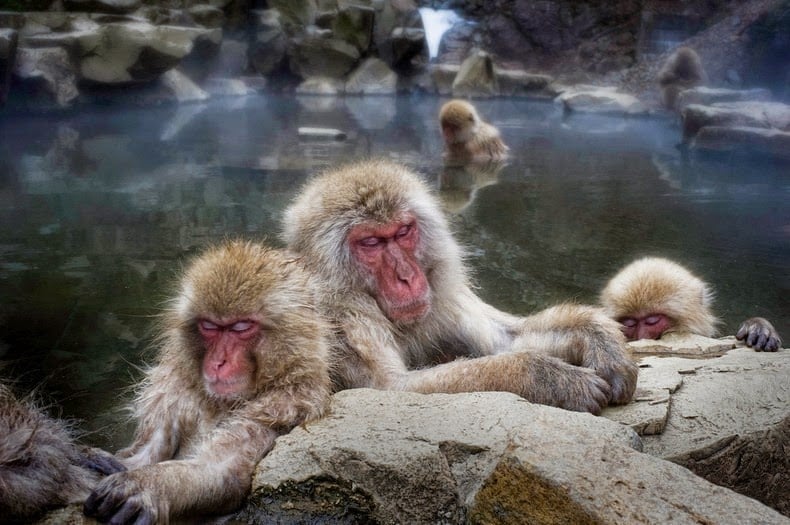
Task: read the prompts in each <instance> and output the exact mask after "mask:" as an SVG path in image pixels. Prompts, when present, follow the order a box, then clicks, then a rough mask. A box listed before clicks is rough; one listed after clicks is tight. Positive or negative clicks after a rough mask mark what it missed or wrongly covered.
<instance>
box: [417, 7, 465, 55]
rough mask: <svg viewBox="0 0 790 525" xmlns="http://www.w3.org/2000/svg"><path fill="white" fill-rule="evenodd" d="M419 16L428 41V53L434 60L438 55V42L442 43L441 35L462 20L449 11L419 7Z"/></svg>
mask: <svg viewBox="0 0 790 525" xmlns="http://www.w3.org/2000/svg"><path fill="white" fill-rule="evenodd" d="M420 16H421V17H422V25H423V27H424V28H425V40H427V41H428V52H429V53H430V56H431V58H435V57H436V55H438V54H439V42H441V41H442V35H443V34H444V33H445V31H447V30H448V29H450V28H451V27H453V25H454V24H456V23H457V22H460V21H461V20H463V19H462V18H461V17H460V16H458V15H457V14H456V13H455V11H452V10H451V9H431V8H430V7H421V8H420Z"/></svg>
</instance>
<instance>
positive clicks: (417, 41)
mask: <svg viewBox="0 0 790 525" xmlns="http://www.w3.org/2000/svg"><path fill="white" fill-rule="evenodd" d="M390 36H391V38H390V46H391V49H392V58H391V63H392V65H393V67H397V68H401V69H403V68H409V67H410V66H413V65H415V64H414V63H413V62H414V60H415V59H416V58H418V57H420V58H422V59H423V61H424V62H427V59H428V42H427V41H426V40H425V30H424V29H422V28H418V27H396V28H395V29H393V30H392V34H391V35H390Z"/></svg>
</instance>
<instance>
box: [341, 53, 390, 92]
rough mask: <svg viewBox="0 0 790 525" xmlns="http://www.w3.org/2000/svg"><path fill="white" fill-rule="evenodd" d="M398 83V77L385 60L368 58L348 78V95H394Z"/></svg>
mask: <svg viewBox="0 0 790 525" xmlns="http://www.w3.org/2000/svg"><path fill="white" fill-rule="evenodd" d="M397 83H398V75H397V74H395V72H394V71H392V70H391V69H390V68H389V66H387V64H386V63H384V61H383V60H379V59H378V58H368V59H367V60H365V61H364V62H362V63H361V64H360V65H359V67H358V68H357V69H355V70H354V71H353V72H352V73H351V74H350V75H349V76H348V80H347V81H346V93H348V94H354V95H392V94H394V93H395V91H396V86H397Z"/></svg>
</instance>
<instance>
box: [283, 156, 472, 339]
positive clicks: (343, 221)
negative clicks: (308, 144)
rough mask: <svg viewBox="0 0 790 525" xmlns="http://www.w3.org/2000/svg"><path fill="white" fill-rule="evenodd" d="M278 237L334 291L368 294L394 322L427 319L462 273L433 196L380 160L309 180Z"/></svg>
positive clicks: (413, 177)
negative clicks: (446, 283)
mask: <svg viewBox="0 0 790 525" xmlns="http://www.w3.org/2000/svg"><path fill="white" fill-rule="evenodd" d="M283 238H284V240H285V242H286V243H287V244H288V246H289V248H291V249H292V250H294V251H296V252H299V253H301V254H304V255H306V256H307V257H305V259H306V260H307V261H312V262H315V266H314V269H315V270H316V271H318V272H320V273H322V275H323V276H324V277H325V278H326V279H327V280H328V281H329V283H330V284H331V286H332V287H333V288H334V289H335V290H337V291H339V292H342V293H352V294H353V293H362V294H365V295H369V296H370V297H372V298H373V299H375V300H376V303H377V304H378V306H379V308H380V309H381V311H382V313H383V314H384V315H385V316H386V317H387V318H388V319H389V320H390V321H392V322H395V323H411V322H414V321H417V320H420V319H423V318H424V317H426V316H427V315H428V314H429V312H430V311H431V305H432V302H433V301H434V300H436V299H437V297H441V295H442V291H443V281H444V280H445V279H448V278H451V275H452V276H455V275H458V274H459V272H460V273H461V274H463V271H464V270H463V268H462V266H460V265H459V264H460V263H458V262H455V261H460V260H461V251H460V248H459V247H458V245H457V244H456V243H455V241H454V240H453V238H452V235H451V234H450V230H449V227H448V225H447V221H446V219H445V217H444V215H443V213H442V211H441V208H440V206H439V204H438V201H437V200H436V198H435V197H434V196H433V194H432V193H431V192H430V191H429V190H428V188H427V186H426V185H425V183H424V182H423V181H422V180H421V179H420V178H419V177H418V176H417V175H416V174H414V173H412V172H411V171H409V170H408V169H407V168H406V167H404V166H401V165H399V164H396V163H394V162H391V161H387V160H367V161H361V162H356V163H353V164H349V165H346V166H342V167H340V168H337V169H334V170H331V171H329V172H326V173H324V174H322V175H320V176H318V177H316V178H315V179H313V180H312V181H311V182H310V183H308V184H307V185H306V186H305V188H304V189H303V190H302V192H301V193H300V195H299V196H298V197H297V198H296V199H295V200H294V202H293V203H292V204H291V205H290V206H289V208H288V209H287V210H286V212H285V215H284V224H283ZM437 294H438V295H437Z"/></svg>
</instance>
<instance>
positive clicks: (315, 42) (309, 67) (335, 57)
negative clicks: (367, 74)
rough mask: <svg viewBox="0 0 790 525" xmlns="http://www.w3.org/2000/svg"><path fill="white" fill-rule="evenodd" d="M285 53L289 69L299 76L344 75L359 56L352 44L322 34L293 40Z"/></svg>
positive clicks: (332, 76) (341, 76)
mask: <svg viewBox="0 0 790 525" xmlns="http://www.w3.org/2000/svg"><path fill="white" fill-rule="evenodd" d="M287 54H288V62H289V67H290V69H291V72H292V73H294V74H296V75H298V76H300V77H302V78H309V77H316V76H324V77H330V78H343V77H344V76H345V75H346V73H348V72H349V71H351V70H352V69H353V68H354V66H355V65H356V64H357V62H358V61H359V57H360V54H359V50H358V49H357V48H356V47H355V46H353V45H351V44H349V43H348V42H346V41H344V40H340V39H339V38H333V37H331V36H327V35H324V34H308V35H305V36H303V37H299V38H294V39H292V40H291V42H290V44H289V46H288V51H287Z"/></svg>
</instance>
